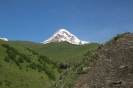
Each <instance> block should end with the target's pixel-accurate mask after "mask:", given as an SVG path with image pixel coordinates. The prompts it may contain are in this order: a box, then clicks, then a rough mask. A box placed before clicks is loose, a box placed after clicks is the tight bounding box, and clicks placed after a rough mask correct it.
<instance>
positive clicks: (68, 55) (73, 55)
mask: <svg viewBox="0 0 133 88" xmlns="http://www.w3.org/2000/svg"><path fill="white" fill-rule="evenodd" d="M12 42H13V43H15V44H18V45H20V46H24V47H28V48H30V49H32V50H34V51H36V52H38V53H39V54H41V55H45V56H47V57H49V58H50V59H51V60H52V61H55V62H56V61H60V62H62V61H65V62H66V61H69V62H78V61H80V60H81V59H82V58H83V54H84V53H86V52H87V51H88V50H93V49H96V48H97V47H98V46H99V44H97V43H92V44H85V45H80V46H79V45H73V44H70V43H68V42H52V43H48V44H40V43H34V42H28V41H12Z"/></svg>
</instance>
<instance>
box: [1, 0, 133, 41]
mask: <svg viewBox="0 0 133 88" xmlns="http://www.w3.org/2000/svg"><path fill="white" fill-rule="evenodd" d="M59 29H66V30H68V31H69V32H71V33H72V34H74V35H75V36H77V37H78V38H79V39H80V40H84V41H90V42H97V43H104V42H106V41H108V40H109V39H111V38H112V37H114V36H115V35H117V34H121V33H124V32H131V33H133V0H0V37H2V38H7V39H8V40H26V41H32V42H43V41H44V40H46V39H48V38H49V37H51V36H52V35H53V34H54V33H55V32H56V31H57V30H59Z"/></svg>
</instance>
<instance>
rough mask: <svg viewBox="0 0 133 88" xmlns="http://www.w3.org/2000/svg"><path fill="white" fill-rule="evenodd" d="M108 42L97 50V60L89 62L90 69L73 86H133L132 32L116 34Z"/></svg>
mask: <svg viewBox="0 0 133 88" xmlns="http://www.w3.org/2000/svg"><path fill="white" fill-rule="evenodd" d="M108 43H110V45H107V43H106V44H105V45H104V46H103V47H102V48H101V50H100V51H99V55H100V58H99V60H97V61H94V62H92V63H91V64H90V66H91V67H92V70H91V71H90V72H89V73H87V74H85V75H82V76H80V77H79V79H78V80H77V81H76V85H75V88H132V87H133V34H131V33H126V34H124V35H122V36H120V37H119V36H116V37H114V38H113V39H112V40H111V41H109V42H108ZM92 64H93V65H92ZM94 64H95V65H94Z"/></svg>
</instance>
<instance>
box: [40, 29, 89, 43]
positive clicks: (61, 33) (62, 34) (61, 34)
mask: <svg viewBox="0 0 133 88" xmlns="http://www.w3.org/2000/svg"><path fill="white" fill-rule="evenodd" d="M62 41H67V42H69V43H71V44H76V45H83V44H86V43H89V42H86V41H81V40H79V39H78V38H77V37H76V36H75V35H73V34H71V33H70V32H69V31H67V30H65V29H60V30H58V31H57V32H56V33H54V35H53V36H51V37H50V38H49V39H47V40H45V41H44V42H42V43H43V44H47V43H50V42H62Z"/></svg>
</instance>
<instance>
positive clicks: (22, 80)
mask: <svg viewBox="0 0 133 88" xmlns="http://www.w3.org/2000/svg"><path fill="white" fill-rule="evenodd" d="M3 43H4V44H7V45H9V46H11V47H14V48H15V49H16V50H18V52H19V53H22V54H25V55H26V56H29V57H30V58H31V61H32V62H35V63H39V62H38V61H37V59H38V56H37V55H33V54H32V52H30V51H28V50H27V49H26V48H23V47H21V46H18V45H15V44H13V43H10V42H5V41H2V40H0V87H1V88H44V87H45V88H46V86H48V85H50V83H51V82H52V81H51V80H49V78H48V76H47V74H46V73H45V72H44V71H42V72H38V69H31V68H30V67H26V65H29V63H27V62H26V61H24V62H23V63H21V64H20V66H17V65H16V63H15V62H14V61H12V60H11V59H10V61H9V62H6V61H5V60H4V58H5V56H7V55H8V54H7V53H6V48H4V47H3V46H1V44H3ZM46 65H47V67H48V68H49V70H51V71H53V73H54V75H55V77H58V76H59V73H58V72H57V70H56V69H52V65H49V64H46ZM20 68H21V69H20Z"/></svg>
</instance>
